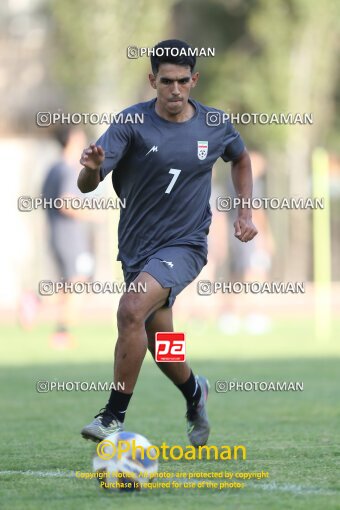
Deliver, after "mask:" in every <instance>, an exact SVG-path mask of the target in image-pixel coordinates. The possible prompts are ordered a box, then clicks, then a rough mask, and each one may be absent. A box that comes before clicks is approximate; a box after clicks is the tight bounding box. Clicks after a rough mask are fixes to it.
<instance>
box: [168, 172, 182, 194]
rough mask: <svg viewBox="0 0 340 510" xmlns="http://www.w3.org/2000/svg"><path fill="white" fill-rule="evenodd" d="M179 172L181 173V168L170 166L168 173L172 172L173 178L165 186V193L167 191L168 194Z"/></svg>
mask: <svg viewBox="0 0 340 510" xmlns="http://www.w3.org/2000/svg"><path fill="white" fill-rule="evenodd" d="M180 173H181V170H178V169H177V168H170V170H169V174H172V175H173V178H172V179H171V181H170V184H169V186H168V187H167V188H166V190H165V193H168V194H169V193H171V190H172V188H173V187H174V185H175V182H176V181H177V179H178V176H179V174H180Z"/></svg>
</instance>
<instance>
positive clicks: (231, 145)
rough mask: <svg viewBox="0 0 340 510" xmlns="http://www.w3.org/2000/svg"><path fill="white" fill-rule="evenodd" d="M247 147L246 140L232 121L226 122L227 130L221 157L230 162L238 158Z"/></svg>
mask: <svg viewBox="0 0 340 510" xmlns="http://www.w3.org/2000/svg"><path fill="white" fill-rule="evenodd" d="M244 149H245V145H244V142H243V140H242V138H241V135H240V133H239V132H238V131H237V130H236V129H235V128H234V126H233V125H232V123H231V122H230V121H228V122H227V123H226V130H225V133H224V138H223V152H222V154H221V158H222V159H223V160H224V161H226V162H228V161H233V160H234V159H237V158H238V157H239V156H240V155H241V154H242V152H243V151H244Z"/></svg>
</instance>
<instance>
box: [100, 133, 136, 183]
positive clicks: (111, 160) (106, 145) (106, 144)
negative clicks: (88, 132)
mask: <svg viewBox="0 0 340 510" xmlns="http://www.w3.org/2000/svg"><path fill="white" fill-rule="evenodd" d="M131 139H132V134H131V130H130V127H129V125H128V124H111V125H110V127H109V128H108V129H107V130H106V131H105V133H104V134H103V135H102V136H101V137H100V138H98V140H97V142H96V145H101V146H102V147H103V149H104V151H105V160H104V161H103V163H102V165H101V167H100V180H101V181H102V180H103V179H105V177H106V176H107V175H108V174H109V173H110V172H112V170H114V169H115V168H116V166H117V165H118V163H119V161H120V160H121V159H122V158H123V157H124V155H125V154H126V152H127V150H128V148H129V145H130V143H131Z"/></svg>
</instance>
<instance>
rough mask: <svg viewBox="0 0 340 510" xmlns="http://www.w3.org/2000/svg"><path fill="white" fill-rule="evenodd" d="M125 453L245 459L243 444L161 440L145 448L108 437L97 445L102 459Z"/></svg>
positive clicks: (168, 457) (138, 456)
mask: <svg viewBox="0 0 340 510" xmlns="http://www.w3.org/2000/svg"><path fill="white" fill-rule="evenodd" d="M126 454H129V457H130V458H131V459H132V460H136V459H137V460H138V459H142V460H144V459H145V458H148V459H150V460H157V459H158V458H159V457H161V458H162V459H163V460H182V459H183V460H202V459H203V460H210V459H212V460H246V458H247V449H246V447H245V446H244V445H236V446H229V445H221V446H216V445H209V446H208V445H204V446H198V447H195V446H192V445H187V446H184V447H183V446H180V445H174V446H169V445H168V444H166V443H165V442H163V443H162V444H161V445H160V446H155V445H150V446H148V447H147V448H144V447H143V446H140V445H138V444H137V443H136V441H135V440H134V439H133V440H132V441H124V440H120V441H118V443H117V444H114V443H113V442H112V441H110V440H109V439H104V440H103V441H101V442H100V443H98V445H97V455H98V457H100V458H101V459H103V460H110V459H113V458H116V459H117V460H121V458H122V457H124V456H125V455H126Z"/></svg>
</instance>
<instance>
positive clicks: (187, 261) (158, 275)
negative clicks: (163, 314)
mask: <svg viewBox="0 0 340 510" xmlns="http://www.w3.org/2000/svg"><path fill="white" fill-rule="evenodd" d="M206 263H207V258H206V254H205V252H203V251H202V250H199V249H197V248H194V247H193V246H169V247H167V248H162V249H160V250H159V251H158V252H156V253H154V254H153V255H152V256H151V257H149V258H148V259H146V261H145V264H144V266H143V268H142V269H141V270H140V271H132V272H131V271H128V270H126V269H125V268H124V266H123V273H124V280H125V283H126V284H127V285H129V284H130V283H131V282H133V281H134V280H135V278H137V276H138V275H139V274H140V273H141V272H145V273H148V274H150V275H151V276H153V278H155V280H157V281H158V283H159V284H160V285H161V286H162V287H163V288H169V289H170V293H169V297H168V301H167V303H166V306H167V307H169V308H170V307H171V306H172V305H173V304H174V302H175V299H176V296H177V295H178V294H179V293H180V292H181V291H182V290H183V289H185V287H187V286H188V285H189V283H191V282H192V281H193V280H195V278H196V277H197V276H198V275H199V273H200V272H201V271H202V269H203V267H204V266H205V265H206Z"/></svg>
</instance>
